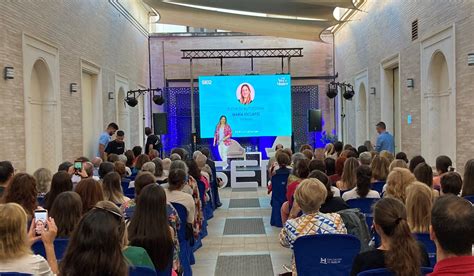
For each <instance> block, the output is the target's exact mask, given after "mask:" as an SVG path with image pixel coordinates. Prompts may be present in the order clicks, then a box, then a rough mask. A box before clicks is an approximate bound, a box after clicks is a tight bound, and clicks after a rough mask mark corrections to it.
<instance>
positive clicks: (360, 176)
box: [342, 165, 380, 201]
mask: <svg viewBox="0 0 474 276" xmlns="http://www.w3.org/2000/svg"><path fill="white" fill-rule="evenodd" d="M356 177H357V180H356V183H357V184H356V185H357V186H356V187H355V188H354V189H352V190H350V191H347V192H345V193H344V194H343V195H342V199H344V200H345V201H347V200H350V199H355V198H380V195H379V193H378V192H377V191H374V190H371V189H370V186H371V180H372V171H371V169H370V167H369V166H367V165H362V166H359V167H358V168H357V171H356Z"/></svg>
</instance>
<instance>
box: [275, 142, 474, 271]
mask: <svg viewBox="0 0 474 276" xmlns="http://www.w3.org/2000/svg"><path fill="white" fill-rule="evenodd" d="M307 152H308V151H307ZM311 152H312V151H311ZM353 152H355V151H351V152H349V151H348V150H347V151H343V152H341V154H340V155H339V156H328V157H326V156H325V155H322V156H320V158H318V156H317V155H316V154H315V155H314V156H310V155H309V154H308V155H305V154H302V153H295V154H292V155H291V159H290V151H289V150H288V149H279V150H277V154H276V156H275V162H274V163H272V164H271V165H270V170H269V173H271V174H272V180H271V186H270V188H269V190H270V191H271V192H272V201H271V204H272V217H271V224H272V225H274V226H277V227H282V226H283V230H282V232H281V235H280V236H281V243H282V245H283V246H285V247H291V248H293V244H294V242H295V240H296V238H298V237H300V236H305V235H314V234H323V233H325V234H327V233H337V234H341V233H343V234H345V233H348V231H349V233H351V234H354V235H356V236H357V238H359V240H360V252H365V253H361V255H360V256H359V257H357V258H355V259H354V263H353V265H352V272H351V269H350V268H349V269H348V270H347V271H346V275H347V274H349V273H350V274H351V275H357V274H358V273H359V272H362V271H364V270H368V269H375V268H384V267H388V268H389V269H390V270H391V271H393V272H395V274H396V275H416V274H419V273H416V274H410V273H411V272H410V273H409V272H406V273H405V272H403V273H401V271H410V270H406V269H408V268H407V266H409V265H410V264H403V265H399V264H395V263H393V262H391V261H388V262H387V261H386V260H387V259H384V256H385V254H384V253H386V252H388V251H390V250H389V248H390V242H391V241H390V237H387V235H388V236H391V235H392V234H393V231H394V230H393V229H391V230H390V227H391V226H394V225H393V223H392V224H391V222H390V219H389V218H390V217H395V220H397V223H399V222H400V220H403V222H404V223H406V226H407V227H406V228H405V227H403V228H404V231H405V230H407V229H408V230H407V231H408V232H407V231H405V232H403V233H405V234H406V233H412V234H413V235H408V236H410V237H411V238H414V239H418V240H419V244H420V243H423V245H422V246H419V247H420V248H421V249H422V250H421V253H422V257H423V258H422V259H420V258H417V259H418V260H421V263H418V264H417V265H416V266H415V267H416V269H417V271H419V269H420V266H421V265H422V266H426V267H433V266H434V264H435V263H436V256H437V255H436V252H437V251H436V248H437V247H435V245H434V244H435V243H433V241H431V240H430V238H429V232H430V225H431V224H432V221H431V218H432V216H431V211H432V208H434V207H433V205H434V204H436V202H438V198H440V197H441V198H445V197H449V195H452V196H454V197H456V198H459V199H460V200H461V201H462V202H465V203H467V206H471V209H470V211H471V213H470V214H469V215H471V216H472V215H473V213H472V211H473V210H472V205H470V204H471V203H470V202H469V201H468V200H471V201H472V197H470V195H472V187H473V184H474V179H473V178H474V175H473V172H474V167H473V164H474V161H469V162H467V164H466V168H465V175H464V176H465V177H464V181H463V179H462V178H461V176H460V175H459V174H458V173H456V172H452V171H451V170H452V169H451V168H450V167H451V166H452V165H451V164H449V163H450V162H451V161H450V160H449V158H447V157H446V156H440V157H439V158H438V159H437V162H436V163H437V166H436V167H437V174H438V176H435V177H433V169H432V168H431V167H430V166H429V165H427V164H426V163H425V162H424V159H423V158H422V157H421V156H417V157H415V158H413V159H412V160H411V161H410V162H408V160H406V155H405V154H403V153H402V154H399V155H398V156H397V157H403V156H405V158H400V159H394V158H393V157H392V159H393V161H391V162H390V161H389V160H390V155H388V156H387V155H386V153H381V154H373V153H370V152H363V153H361V154H358V155H356V156H354V155H352V153H353ZM347 155H349V157H347ZM351 155H352V156H351ZM384 155H385V156H384ZM367 157H368V158H367ZM310 158H312V159H310ZM334 158H336V159H334ZM404 159H405V160H404ZM290 163H291V165H290ZM334 164H342V166H341V165H339V167H340V169H339V170H340V175H338V176H335V175H336V173H334V171H333V169H334V167H335V166H334ZM410 169H411V171H410ZM326 173H328V174H330V176H329V177H328V176H327V175H326ZM302 183H312V184H311V185H310V184H306V185H310V186H311V187H312V188H311V189H310V188H308V187H307V188H306V189H303V190H299V189H300V186H301V184H302ZM433 183H438V185H434V184H433ZM297 191H300V194H299V198H300V200H299V201H298V200H297V199H298V192H297ZM303 191H306V193H305V195H303V194H302V192H303ZM461 195H463V196H464V197H465V199H461V197H459V196H461ZM381 197H382V198H383V199H380V198H381ZM466 199H467V200H466ZM393 200H396V202H395V201H393ZM311 201H313V204H315V205H314V206H313V208H312V209H308V208H307V209H306V210H305V208H304V207H302V206H301V204H303V205H306V206H307V204H308V202H311ZM387 201H391V202H390V203H387ZM382 204H383V205H385V204H387V206H389V207H385V208H386V209H388V210H384V214H383V215H379V216H378V217H379V219H378V222H377V211H376V210H377V208H376V207H377V206H383V205H382ZM397 206H398V207H397ZM400 206H401V207H402V208H399V207H400ZM350 208H359V209H360V212H361V213H363V214H364V216H365V219H362V223H358V224H354V223H353V221H352V219H351V218H349V217H348V216H347V212H348V211H349V210H354V209H350ZM372 210H374V213H372ZM396 210H398V211H397V213H395V214H393V212H394V211H396ZM433 210H434V209H433ZM389 212H392V214H390V213H389ZM380 213H381V212H379V214H380ZM399 218H401V219H399ZM469 219H471V220H470V221H471V222H472V217H470V218H469ZM468 221H469V220H468ZM364 222H366V223H364ZM381 225H386V227H385V226H383V227H382V226H381ZM390 225H391V226H390ZM397 225H398V224H397ZM448 225H449V224H448ZM464 225H465V224H464ZM346 226H347V228H346ZM473 227H474V226H473ZM355 228H366V230H364V229H355ZM392 228H393V227H392ZM387 229H389V230H387ZM470 229H471V230H472V227H471V228H470ZM370 230H371V231H372V232H373V235H372V236H373V237H372V238H369V239H367V238H366V237H365V235H364V233H368V232H369V231H370ZM452 230H453V231H454V232H455V231H458V230H456V229H455V228H454V227H453V229H452ZM384 231H385V232H384ZM361 233H362V234H361ZM398 234H400V233H398ZM451 237H452V236H451ZM374 240H375V243H374ZM396 240H397V241H399V240H400V239H399V237H398V236H396ZM402 240H403V241H404V242H406V241H405V239H402ZM467 240H468V242H467V243H468V244H469V245H470V246H469V248H470V249H469V254H468V255H471V250H472V241H473V240H472V239H471V238H467ZM367 241H371V242H369V243H367ZM408 243H409V241H408ZM436 245H438V243H436ZM374 248H376V249H375V250H374ZM397 248H399V246H398V245H397ZM400 248H403V249H406V247H400ZM293 249H294V248H293ZM387 250H388V251H387ZM426 250H428V253H429V256H430V257H429V258H428V255H427V254H426ZM408 253H410V252H408ZM295 254H296V252H295ZM364 254H365V255H364ZM400 254H401V255H403V254H405V253H403V251H401V253H400V252H399V256H400ZM389 255H391V254H389ZM405 256H407V255H405ZM410 256H411V257H413V256H414V255H410ZM352 257H353V258H354V257H355V255H354V256H352ZM425 257H426V258H425ZM390 258H391V257H390ZM412 259H413V258H412ZM415 259H416V258H415ZM439 259H440V258H439V256H438V260H439ZM384 260H385V261H384ZM302 262H303V261H302ZM412 264H413V262H412ZM470 265H471V268H470V269H471V270H468V273H474V267H473V266H474V263H473V260H472V259H471V260H470ZM297 267H298V265H295V264H294V263H293V273H294V274H296V270H297ZM302 269H303V268H302ZM318 269H320V268H318ZM435 270H436V269H435ZM438 270H439V271H441V270H442V265H440V267H439V268H438ZM411 271H412V272H413V270H411ZM306 275H308V274H306ZM334 275H337V273H336V274H334ZM341 275H344V274H341ZM434 275H435V274H434ZM436 275H438V274H436ZM439 275H441V274H439ZM466 275H471V274H466Z"/></svg>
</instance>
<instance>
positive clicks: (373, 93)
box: [370, 87, 376, 95]
mask: <svg viewBox="0 0 474 276" xmlns="http://www.w3.org/2000/svg"><path fill="white" fill-rule="evenodd" d="M375 91H376V90H375V87H371V88H370V95H375Z"/></svg>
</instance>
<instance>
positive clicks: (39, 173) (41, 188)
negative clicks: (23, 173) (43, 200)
mask: <svg viewBox="0 0 474 276" xmlns="http://www.w3.org/2000/svg"><path fill="white" fill-rule="evenodd" d="M33 177H34V178H35V179H36V189H37V190H38V196H39V197H44V196H45V195H46V194H47V193H48V192H49V189H51V180H52V178H53V175H52V173H51V171H50V170H48V169H46V168H41V169H37V170H36V171H35V172H34V173H33Z"/></svg>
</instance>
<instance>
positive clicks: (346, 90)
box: [326, 81, 355, 100]
mask: <svg viewBox="0 0 474 276" xmlns="http://www.w3.org/2000/svg"><path fill="white" fill-rule="evenodd" d="M337 88H339V89H340V90H341V94H342V97H344V99H346V100H350V99H352V97H353V96H354V94H355V92H354V87H353V86H352V85H351V84H350V83H345V82H334V81H332V82H330V83H329V84H328V91H327V92H326V96H328V98H330V99H333V98H335V97H336V96H337V93H338V91H337Z"/></svg>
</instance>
